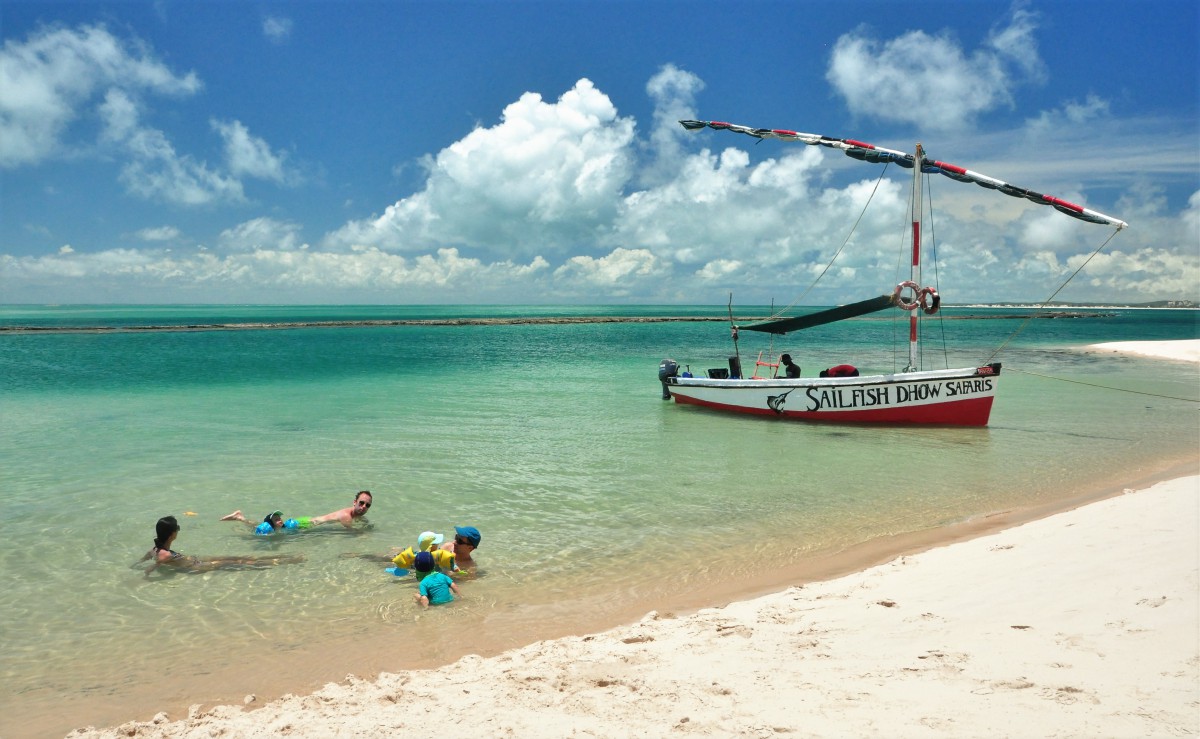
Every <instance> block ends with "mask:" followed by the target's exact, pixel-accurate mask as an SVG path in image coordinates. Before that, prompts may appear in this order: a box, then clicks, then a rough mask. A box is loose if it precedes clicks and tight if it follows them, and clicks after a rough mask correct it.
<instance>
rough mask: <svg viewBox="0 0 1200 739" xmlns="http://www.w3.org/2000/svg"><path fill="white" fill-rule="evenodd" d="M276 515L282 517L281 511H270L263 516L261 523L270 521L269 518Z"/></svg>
mask: <svg viewBox="0 0 1200 739" xmlns="http://www.w3.org/2000/svg"><path fill="white" fill-rule="evenodd" d="M276 516H279V517H280V518H283V511H271V512H270V513H268V514H267V515H266V516H263V523H271V519H272V518H275V517H276Z"/></svg>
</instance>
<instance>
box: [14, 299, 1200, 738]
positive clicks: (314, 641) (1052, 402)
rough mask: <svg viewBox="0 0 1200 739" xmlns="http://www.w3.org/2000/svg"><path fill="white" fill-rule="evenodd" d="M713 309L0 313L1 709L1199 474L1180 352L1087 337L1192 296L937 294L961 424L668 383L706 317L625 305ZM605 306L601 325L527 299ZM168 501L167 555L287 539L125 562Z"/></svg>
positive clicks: (244, 687) (1184, 325) (266, 680)
mask: <svg viewBox="0 0 1200 739" xmlns="http://www.w3.org/2000/svg"><path fill="white" fill-rule="evenodd" d="M725 312H726V308H725V306H719V307H707V306H69V305H63V306H0V419H3V423H2V424H0V455H2V457H0V511H2V512H3V526H4V529H5V536H4V544H3V546H2V547H0V571H2V572H3V575H4V582H5V583H6V587H5V588H3V589H0V624H2V633H3V645H4V654H5V656H4V659H3V661H2V662H0V736H4V737H12V736H25V735H30V736H45V735H61V734H63V733H66V732H67V731H69V730H70V729H71V728H74V727H79V726H86V725H89V724H95V725H109V724H116V723H121V722H123V721H125V720H130V719H134V718H137V719H141V720H146V719H149V718H150V717H151V716H153V715H154V713H156V712H157V711H159V710H168V711H171V712H172V717H174V718H178V717H180V716H182V715H184V713H185V712H186V710H187V707H188V706H189V705H191V704H204V705H210V704H212V703H214V702H221V703H225V702H238V703H240V702H241V701H242V699H243V696H245V695H247V694H251V693H253V694H256V695H258V696H259V700H262V699H265V698H269V697H271V696H273V695H279V694H281V693H284V692H308V691H311V690H313V689H315V688H317V687H319V686H320V685H321V684H323V683H324V682H328V681H337V680H342V679H345V678H346V676H347V674H348V673H355V674H358V675H361V676H364V677H369V676H372V675H373V674H374V673H375V672H378V671H380V670H397V669H402V668H409V667H421V666H429V665H434V664H443V663H448V662H451V661H453V660H454V659H457V657H459V656H461V655H462V654H466V653H480V654H491V653H496V652H498V651H501V650H503V649H506V648H510V647H514V646H519V645H521V644H525V643H529V642H532V641H535V640H537V639H541V638H549V637H556V636H560V635H564V634H571V633H584V632H586V631H593V630H597V629H602V628H604V627H606V626H612V625H616V624H617V623H621V622H623V621H627V620H632V619H635V618H638V617H640V616H641V615H643V614H645V613H647V612H649V611H651V610H659V611H660V612H671V611H674V610H682V609H686V608H690V607H696V606H700V605H705V604H716V603H720V602H725V601H727V600H728V599H729V598H730V597H733V596H735V595H738V594H741V593H748V592H752V591H754V590H755V589H760V590H761V589H768V588H776V589H781V588H783V587H785V586H787V585H789V584H792V583H793V582H794V581H795V580H794V578H795V573H796V572H797V571H798V570H797V568H798V567H803V566H804V565H805V563H809V562H813V561H818V560H836V558H837V557H838V556H839V554H841V553H845V552H848V551H851V550H853V549H855V548H861V547H863V546H866V547H868V548H869V547H870V546H871V545H872V544H873V543H879V542H887V541H889V540H891V539H892V538H893V537H897V536H903V535H912V534H920V533H922V532H931V531H932V532H934V535H935V538H936V532H937V531H938V530H939V529H941V528H943V527H947V526H952V525H955V524H960V523H964V522H968V523H969V522H973V521H980V520H986V519H987V517H989V516H994V515H996V514H1000V513H1005V512H1012V511H1022V510H1026V509H1039V510H1042V509H1045V510H1052V509H1055V508H1056V507H1057V508H1061V507H1065V506H1068V505H1071V504H1072V503H1073V502H1075V501H1078V500H1081V499H1084V498H1086V497H1087V496H1089V495H1095V494H1097V493H1098V492H1099V491H1102V490H1110V489H1113V488H1116V489H1120V488H1121V487H1128V486H1131V485H1134V484H1139V483H1142V482H1144V481H1147V480H1152V479H1154V478H1155V477H1156V476H1160V475H1163V474H1166V473H1168V472H1170V471H1172V470H1178V469H1179V468H1180V467H1181V466H1182V467H1183V468H1184V471H1189V470H1190V472H1191V473H1195V472H1196V465H1197V459H1198V450H1200V426H1198V424H1197V396H1198V394H1200V374H1198V371H1197V367H1196V365H1195V364H1194V363H1187V362H1172V361H1164V360H1155V359H1149V358H1139V357H1136V356H1131V355H1121V354H1116V353H1112V352H1096V351H1088V350H1086V348H1085V347H1087V346H1088V345H1090V344H1094V343H1098V342H1109V341H1135V340H1136V341H1145V340H1170V339H1196V338H1198V337H1200V330H1198V324H1197V316H1198V314H1197V312H1196V311H1193V310H1132V309H1094V310H1079V311H1076V313H1079V314H1083V316H1084V317H1076V318H1056V319H1045V318H1038V319H1033V320H1027V317H1028V315H1029V314H1030V313H1031V312H1032V311H1028V310H1022V309H1014V308H1002V309H984V308H965V307H952V306H950V307H944V308H943V311H942V314H941V315H942V316H944V317H945V319H946V320H943V321H938V322H929V323H927V325H926V328H925V329H924V333H923V336H922V347H923V356H924V358H925V360H926V366H927V367H932V368H936V367H941V366H947V365H948V366H951V367H955V366H970V365H974V364H981V363H983V362H985V361H1001V362H1003V363H1004V370H1003V374H1002V376H1001V378H1000V384H999V391H998V393H997V399H996V403H995V406H994V409H993V412H992V417H991V424H990V425H989V426H988V427H987V428H980V429H963V428H898V427H875V426H827V425H820V424H804V423H794V422H783V421H777V420H775V419H766V418H745V417H741V416H731V415H725V414H721V413H716V412H712V411H707V410H703V409H698V408H692V407H684V406H677V405H675V404H674V403H671V402H664V401H663V400H662V399H661V388H660V386H659V383H658V379H657V367H658V363H659V362H660V361H661V360H662V359H664V358H672V359H675V360H676V361H678V362H679V363H680V364H681V365H684V366H687V367H691V368H692V369H693V371H695V370H700V369H702V368H707V367H720V366H724V365H725V363H726V361H727V358H728V357H729V355H730V353H731V345H730V342H729V330H728V326H727V325H725V324H723V323H722V322H720V321H719V320H718V321H705V320H684V321H662V322H640V321H637V322H635V321H632V320H631V319H634V318H639V317H643V318H645V317H649V318H666V317H681V318H687V319H703V318H711V319H720V318H722V317H724V316H725ZM735 312H736V313H737V314H738V315H739V316H761V315H764V314H765V313H766V312H767V309H766V308H764V307H758V308H755V307H750V308H741V309H736V310H735ZM896 313H897V315H898V316H899V317H900V319H901V320H895V319H889V318H863V319H856V320H851V321H845V322H842V323H841V324H834V325H830V326H824V327H820V328H816V329H811V330H809V331H805V332H801V333H800V334H793V335H790V336H788V337H785V338H783V339H778V338H777V339H775V341H774V344H772V343H771V339H770V338H769V337H762V338H756V337H754V338H752V337H748V336H747V333H746V332H743V333H742V335H741V342H740V352H741V357H742V363H743V365H747V364H748V363H752V362H753V360H754V358H755V356H756V355H757V353H758V352H759V351H767V352H771V353H773V354H777V353H779V352H784V351H787V352H790V353H791V354H792V355H793V357H795V358H796V360H797V361H798V362H799V363H800V364H801V365H802V367H803V368H804V374H805V375H806V376H808V375H814V374H816V372H817V370H819V369H821V368H824V367H828V366H832V365H836V364H842V363H851V364H855V365H857V366H858V367H860V369H862V370H864V373H865V372H871V371H888V372H890V371H893V370H894V369H898V368H899V367H902V366H903V365H904V363H905V361H906V359H907V344H906V343H902V345H901V346H899V347H895V348H893V340H897V341H901V342H903V340H904V339H905V338H906V336H907V334H906V331H907V328H906V327H907V323H906V322H904V321H903V320H902V319H903V318H904V317H905V316H904V315H903V314H900V313H899V311H897V312H896ZM597 316H605V317H611V318H613V319H621V320H613V321H608V322H594V323H593V322H555V321H549V320H547V319H550V318H555V317H570V318H575V319H579V318H587V317H597ZM526 318H529V319H537V320H534V321H532V322H521V321H514V320H513V319H526ZM477 319H489V320H477ZM495 319H504V320H500V321H498V322H497V321H496V320H495ZM423 321H424V323H423ZM298 324H303V326H299V325H298ZM230 325H237V326H238V327H237V328H220V329H215V328H212V327H214V326H230ZM17 326H21V327H38V328H41V329H55V330H38V331H14V330H12V329H13V327H17ZM148 326H153V327H157V328H156V329H154V330H147V329H144V328H137V327H148ZM101 327H103V328H101ZM113 329H121V330H113ZM167 329H171V330H167ZM1014 332H1018V333H1016V335H1015V336H1014ZM1006 341H1007V343H1006ZM1002 345H1003V347H1004V348H1003V350H1002V351H1001V352H1000V354H999V355H996V356H993V352H994V351H995V350H996V349H997V348H998V347H1001V346H1002ZM1181 474H1182V472H1181ZM358 490H370V491H372V493H373V494H374V505H373V507H372V508H371V511H370V513H369V515H368V516H367V524H366V525H364V526H362V527H360V528H357V529H354V530H343V529H341V527H338V526H326V527H321V528H318V529H316V530H312V531H307V532H300V533H295V534H289V535H279V536H273V537H256V536H254V535H252V533H251V531H250V528H249V527H247V526H245V525H243V524H240V523H237V522H221V521H219V520H218V519H219V518H220V517H221V516H222V515H224V514H227V513H230V512H231V511H233V510H235V509H241V510H243V511H244V512H245V514H246V516H247V518H250V519H251V520H254V521H258V520H261V519H262V517H263V516H264V515H265V514H267V513H268V512H270V511H272V510H275V509H281V510H282V511H283V512H284V514H285V516H316V515H321V514H324V513H327V512H329V511H332V510H335V509H338V508H342V507H345V506H348V505H349V504H350V503H351V501H352V500H353V498H354V494H355V492H356V491H358ZM165 515H175V516H176V517H178V518H179V520H180V522H181V524H182V530H181V532H180V534H179V538H178V539H177V540H176V542H175V546H174V548H175V549H176V550H178V551H181V552H184V553H187V554H196V555H258V556H269V555H284V554H286V555H303V557H304V561H303V562H302V563H300V564H291V565H280V566H278V567H271V568H267V569H260V570H249V571H229V572H225V571H218V572H210V573H205V574H195V575H190V574H163V573H160V572H156V573H154V574H153V575H152V576H150V577H146V576H145V575H144V574H143V572H142V569H141V567H139V566H138V565H137V560H138V559H139V558H140V557H141V556H142V555H143V554H144V553H145V552H146V551H147V550H148V549H149V548H150V546H151V541H152V539H153V538H154V522H155V521H156V520H157V519H158V518H159V517H161V516H165ZM456 525H471V526H475V527H477V528H479V529H480V531H481V532H482V542H481V545H480V547H479V550H478V551H477V552H476V557H475V558H476V560H477V561H478V562H479V566H480V569H479V573H478V576H477V577H476V578H475V579H473V580H469V581H466V582H464V583H463V584H462V586H461V587H462V597H461V598H460V599H459V600H458V601H457V602H455V603H454V604H451V605H449V606H442V607H437V608H433V609H430V610H428V611H422V610H420V609H419V607H417V606H415V605H414V604H413V602H412V594H413V593H414V592H415V590H416V587H415V584H414V582H413V581H412V580H411V579H409V578H396V577H394V576H392V575H389V574H387V573H385V572H384V568H385V567H386V566H387V565H388V562H387V561H386V560H385V559H384V556H383V555H385V554H387V553H388V552H389V551H390V550H391V548H393V547H407V546H410V545H412V544H414V543H415V540H416V538H417V535H418V534H419V533H420V532H421V531H423V530H433V531H437V532H440V533H443V534H446V535H447V536H453V527H454V526H456ZM722 599H724V601H722Z"/></svg>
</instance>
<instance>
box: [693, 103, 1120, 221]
mask: <svg viewBox="0 0 1200 739" xmlns="http://www.w3.org/2000/svg"><path fill="white" fill-rule="evenodd" d="M679 123H680V124H681V125H682V126H683V127H684V128H686V129H688V130H689V131H695V130H698V129H701V128H712V129H716V130H718V131H733V132H734V133H741V134H745V135H747V136H753V137H754V138H756V139H779V140H781V141H799V142H801V143H804V144H808V145H810V146H828V147H830V148H834V149H841V150H842V151H843V152H844V153H845V154H846V156H848V157H853V158H854V159H860V160H862V161H866V162H874V163H879V164H886V163H889V162H891V163H895V164H899V165H900V166H901V167H906V168H908V169H912V166H913V155H912V154H905V153H904V152H901V151H894V150H892V149H884V148H881V147H878V146H875V145H874V144H868V143H866V142H863V141H855V140H854V139H835V138H831V137H829V136H822V135H820V134H815V133H800V132H798V131H788V130H785V129H780V128H750V127H748V126H739V125H736V124H733V123H722V122H721V121H680V122H679ZM921 171H922V172H926V173H928V174H941V175H945V176H946V177H949V178H950V179H952V180H957V181H958V182H974V183H975V184H976V185H979V186H980V187H986V188H988V189H990V190H999V191H1000V192H1002V193H1004V194H1005V195H1009V196H1011V197H1014V198H1025V199H1026V200H1029V201H1030V202H1033V203H1037V204H1039V205H1049V206H1051V207H1053V208H1054V209H1055V210H1057V211H1059V212H1060V213H1065V214H1066V215H1069V216H1071V217H1072V218H1078V219H1079V220H1081V221H1087V222H1089V223H1099V224H1102V225H1103V224H1107V225H1110V226H1116V227H1117V229H1122V228H1125V227H1126V226H1128V225H1129V224H1128V223H1126V222H1125V221H1122V220H1121V219H1119V218H1113V217H1112V216H1106V215H1104V214H1103V213H1099V212H1097V211H1094V210H1091V209H1089V208H1084V207H1083V206H1080V205H1076V204H1075V203H1070V202H1067V201H1066V200H1062V199H1061V198H1056V197H1054V196H1052V195H1045V194H1043V193H1040V192H1035V191H1033V190H1028V189H1026V188H1023V187H1017V186H1016V185H1011V184H1009V183H1007V182H1004V181H1003V180H998V179H996V178H994V177H988V176H987V175H985V174H980V173H979V172H973V171H971V170H969V169H965V168H963V167H959V166H958V165H955V164H950V163H948V162H939V161H937V160H931V159H926V160H925V161H924V162H922V163H921Z"/></svg>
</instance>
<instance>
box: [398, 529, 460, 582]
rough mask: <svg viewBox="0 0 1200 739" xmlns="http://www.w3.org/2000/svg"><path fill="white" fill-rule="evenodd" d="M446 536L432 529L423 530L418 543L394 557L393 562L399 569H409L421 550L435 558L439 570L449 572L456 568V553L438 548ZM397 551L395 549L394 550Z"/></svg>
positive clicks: (434, 562)
mask: <svg viewBox="0 0 1200 739" xmlns="http://www.w3.org/2000/svg"><path fill="white" fill-rule="evenodd" d="M443 539H444V537H443V536H442V535H441V534H435V533H433V532H432V531H422V532H421V535H420V536H418V537H417V545H416V546H415V547H409V548H408V549H405V550H404V551H402V552H400V553H399V554H397V555H396V556H395V557H393V558H392V564H393V565H395V566H396V568H397V569H400V570H407V569H409V568H411V567H412V566H413V562H415V561H416V558H417V555H418V554H420V553H421V552H425V553H427V554H429V555H430V556H431V557H432V558H433V565H434V567H436V568H438V570H439V571H442V572H449V571H452V570H454V569H455V566H454V553H453V552H447V551H444V550H441V549H438V548H437V546H438V545H439V544H441V543H442V540H443ZM393 551H395V550H393Z"/></svg>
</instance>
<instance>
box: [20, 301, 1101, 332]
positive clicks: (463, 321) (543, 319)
mask: <svg viewBox="0 0 1200 739" xmlns="http://www.w3.org/2000/svg"><path fill="white" fill-rule="evenodd" d="M961 307H970V308H984V307H989V306H961ZM1097 310H1109V309H1107V308H1100V309H1097ZM1112 315H1113V314H1112V313H1093V312H1078V311H1065V310H1053V311H1045V312H1042V313H1035V314H1033V315H1029V314H1020V313H1006V314H998V315H989V316H975V315H971V316H943V318H945V319H946V320H997V319H1005V318H1010V319H1011V318H1045V319H1049V318H1110V317H1112ZM728 320H729V319H728V318H727V317H724V316H512V317H503V318H379V319H363V320H345V321H255V322H248V323H181V324H144V325H128V326H106V325H93V326H20V325H18V326H0V334H92V333H155V332H182V331H272V330H281V329H302V328H377V327H387V326H517V325H555V324H582V323H690V322H710V323H716V322H720V323H725V322H728ZM735 320H737V321H762V320H766V319H765V318H763V317H748V316H743V317H740V318H736V319H735ZM866 320H872V319H870V318H868V319H866Z"/></svg>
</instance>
